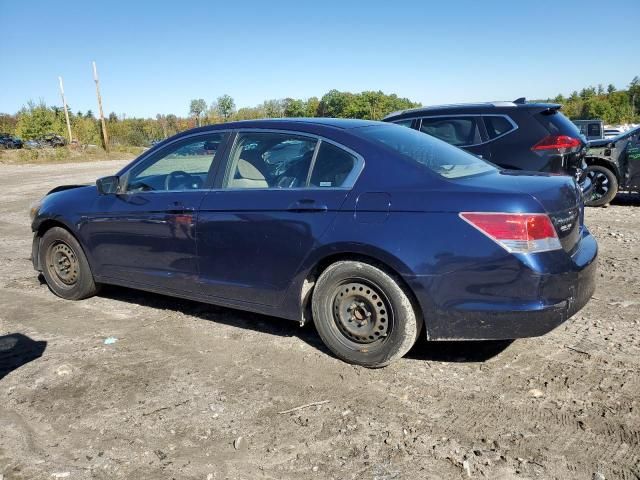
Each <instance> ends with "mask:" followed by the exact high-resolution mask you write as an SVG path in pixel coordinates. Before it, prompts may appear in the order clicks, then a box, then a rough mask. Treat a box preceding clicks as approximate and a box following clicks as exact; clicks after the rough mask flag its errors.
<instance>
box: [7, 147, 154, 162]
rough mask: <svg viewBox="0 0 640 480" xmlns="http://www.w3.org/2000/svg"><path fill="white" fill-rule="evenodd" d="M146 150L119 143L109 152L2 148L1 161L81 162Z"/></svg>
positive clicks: (120, 157)
mask: <svg viewBox="0 0 640 480" xmlns="http://www.w3.org/2000/svg"><path fill="white" fill-rule="evenodd" d="M143 151H144V149H143V148H141V147H131V146H124V145H118V146H114V147H112V149H111V151H110V152H109V153H107V152H106V151H104V150H103V149H102V148H99V147H87V148H84V149H83V148H73V147H58V148H34V149H28V148H22V149H19V150H0V163H9V164H31V163H36V164H43V163H81V162H95V161H99V160H130V159H133V158H135V157H137V156H138V155H140V154H141V153H142V152H143Z"/></svg>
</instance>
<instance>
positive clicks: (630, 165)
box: [622, 130, 640, 191]
mask: <svg viewBox="0 0 640 480" xmlns="http://www.w3.org/2000/svg"><path fill="white" fill-rule="evenodd" d="M625 170H627V171H628V172H629V173H628V178H629V179H628V181H627V182H626V185H622V187H623V188H628V189H630V190H634V191H638V190H640V130H639V131H636V132H635V133H634V134H633V135H631V138H630V141H629V143H628V145H627V148H626V165H625Z"/></svg>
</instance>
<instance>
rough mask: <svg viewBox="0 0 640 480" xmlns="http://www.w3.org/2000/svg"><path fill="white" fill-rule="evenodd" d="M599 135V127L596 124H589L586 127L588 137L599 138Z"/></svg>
mask: <svg viewBox="0 0 640 480" xmlns="http://www.w3.org/2000/svg"><path fill="white" fill-rule="evenodd" d="M600 135H601V131H600V125H599V124H598V123H590V124H589V125H588V126H587V136H588V137H599V136H600Z"/></svg>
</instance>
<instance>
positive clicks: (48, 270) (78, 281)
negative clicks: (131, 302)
mask: <svg viewBox="0 0 640 480" xmlns="http://www.w3.org/2000/svg"><path fill="white" fill-rule="evenodd" d="M39 255H40V265H41V266H42V274H43V275H44V278H45V280H46V281H47V285H48V286H49V289H51V291H52V292H53V293H55V294H56V295H57V296H59V297H62V298H64V299H67V300H81V299H83V298H87V297H91V296H93V295H95V294H96V293H97V292H98V286H97V285H96V283H95V281H94V279H93V274H92V273H91V268H90V267H89V262H88V261H87V257H86V256H85V254H84V251H83V250H82V247H81V246H80V244H79V243H78V241H77V240H76V239H75V237H74V236H73V235H71V233H69V232H68V231H67V230H65V229H64V228H60V227H53V228H50V229H49V230H47V231H46V232H45V234H44V235H43V236H42V240H41V241H40V252H39Z"/></svg>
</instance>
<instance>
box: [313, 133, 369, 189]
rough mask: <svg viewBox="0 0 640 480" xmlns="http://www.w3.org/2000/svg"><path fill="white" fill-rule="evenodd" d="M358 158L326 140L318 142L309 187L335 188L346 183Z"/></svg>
mask: <svg viewBox="0 0 640 480" xmlns="http://www.w3.org/2000/svg"><path fill="white" fill-rule="evenodd" d="M357 163H358V159H357V158H356V157H355V156H354V155H352V154H350V153H349V152H347V151H345V150H343V149H341V148H339V147H336V146H335V145H332V144H331V143H328V142H324V141H323V142H322V143H320V149H319V150H318V155H317V157H316V160H315V163H314V166H313V171H312V172H311V181H310V182H309V186H310V187H312V188H313V187H319V188H336V187H344V186H346V185H347V184H348V182H347V179H349V178H350V177H351V173H352V172H353V171H354V169H355V167H356V164H357Z"/></svg>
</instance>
